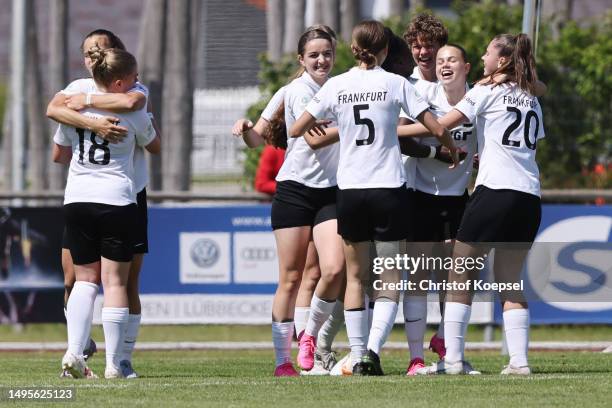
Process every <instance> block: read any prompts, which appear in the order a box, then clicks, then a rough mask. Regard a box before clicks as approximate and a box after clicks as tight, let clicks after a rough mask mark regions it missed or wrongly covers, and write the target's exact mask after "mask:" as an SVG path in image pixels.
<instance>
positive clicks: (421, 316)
mask: <svg viewBox="0 0 612 408" xmlns="http://www.w3.org/2000/svg"><path fill="white" fill-rule="evenodd" d="M403 307H404V330H405V331H406V339H407V340H408V347H409V348H410V360H414V359H415V358H420V359H425V357H424V353H423V340H424V338H425V329H426V327H427V296H406V294H404V303H403Z"/></svg>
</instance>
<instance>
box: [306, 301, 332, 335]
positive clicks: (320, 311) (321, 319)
mask: <svg viewBox="0 0 612 408" xmlns="http://www.w3.org/2000/svg"><path fill="white" fill-rule="evenodd" d="M335 304H336V301H335V300H334V301H333V302H326V301H324V300H323V299H321V298H319V297H318V296H317V295H316V294H315V295H313V296H312V301H311V302H310V316H309V317H308V323H307V324H306V334H308V335H309V336H315V337H317V336H318V335H319V330H321V326H323V323H325V321H326V320H327V318H328V317H329V316H330V315H331V313H332V312H333V310H334V305H335Z"/></svg>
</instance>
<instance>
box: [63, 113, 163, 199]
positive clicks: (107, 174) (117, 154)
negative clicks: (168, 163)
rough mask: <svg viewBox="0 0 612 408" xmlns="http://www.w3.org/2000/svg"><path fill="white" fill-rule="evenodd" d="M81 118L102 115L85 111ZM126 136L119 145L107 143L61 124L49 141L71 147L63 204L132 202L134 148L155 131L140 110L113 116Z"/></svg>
mask: <svg viewBox="0 0 612 408" xmlns="http://www.w3.org/2000/svg"><path fill="white" fill-rule="evenodd" d="M83 114H84V115H87V116H91V117H99V116H103V115H106V114H107V113H106V112H103V111H100V110H95V109H86V110H84V111H83ZM115 116H117V117H118V118H119V119H120V124H121V125H122V126H125V127H127V128H128V135H127V136H126V137H125V138H124V139H123V140H122V141H121V142H119V143H108V141H106V140H103V139H101V138H100V137H99V136H96V134H95V133H92V132H91V131H89V130H84V129H76V128H74V127H72V126H67V125H63V124H61V125H60V126H59V127H58V129H57V132H56V133H55V136H54V137H53V140H54V142H55V143H57V144H58V145H62V146H70V147H71V148H72V159H71V161H70V169H69V171H68V181H67V183H66V192H65V195H64V204H70V203H75V202H88V203H101V204H109V205H120V206H123V205H129V204H131V203H135V202H136V194H137V193H138V191H139V190H137V189H136V185H135V182H134V171H135V169H134V149H135V148H136V146H146V145H148V144H149V143H151V141H152V140H153V139H154V138H155V129H153V125H152V124H151V120H150V119H149V117H148V116H147V114H146V112H145V111H144V110H140V111H138V112H131V113H121V114H115Z"/></svg>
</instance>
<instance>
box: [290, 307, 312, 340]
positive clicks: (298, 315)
mask: <svg viewBox="0 0 612 408" xmlns="http://www.w3.org/2000/svg"><path fill="white" fill-rule="evenodd" d="M309 316H310V306H308V307H303V306H299V307H296V308H295V314H294V317H293V321H294V324H295V337H297V338H299V337H300V334H302V332H303V331H305V330H306V324H307V323H308V317H309Z"/></svg>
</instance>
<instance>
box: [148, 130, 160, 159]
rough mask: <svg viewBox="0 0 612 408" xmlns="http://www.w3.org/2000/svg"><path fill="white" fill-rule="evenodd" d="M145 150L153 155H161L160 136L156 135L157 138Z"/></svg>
mask: <svg viewBox="0 0 612 408" xmlns="http://www.w3.org/2000/svg"><path fill="white" fill-rule="evenodd" d="M145 149H147V151H148V152H149V153H151V154H159V153H161V138H160V137H159V135H158V134H155V137H154V138H153V140H151V142H150V143H149V144H147V145H146V146H145Z"/></svg>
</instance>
